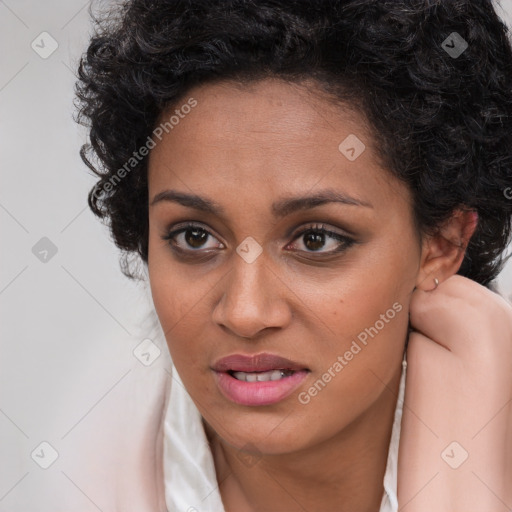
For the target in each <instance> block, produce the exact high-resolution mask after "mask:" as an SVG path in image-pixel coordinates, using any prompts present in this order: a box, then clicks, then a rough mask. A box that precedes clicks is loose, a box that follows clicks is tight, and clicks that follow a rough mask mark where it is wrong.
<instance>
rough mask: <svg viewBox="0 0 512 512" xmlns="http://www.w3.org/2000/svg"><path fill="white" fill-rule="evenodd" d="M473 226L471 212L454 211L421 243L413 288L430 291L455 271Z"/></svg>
mask: <svg viewBox="0 0 512 512" xmlns="http://www.w3.org/2000/svg"><path fill="white" fill-rule="evenodd" d="M477 225H478V214H477V213H476V212H475V211H474V210H469V211H468V210H461V209H457V210H456V211H455V212H454V213H453V215H452V216H451V217H450V219H448V221H447V222H445V223H444V224H443V225H442V226H441V227H440V228H439V230H438V232H437V233H436V234H435V235H431V236H429V237H428V238H426V239H425V240H424V243H423V247H422V255H421V263H420V270H419V272H418V277H417V280H416V287H417V288H420V289H421V290H423V291H433V290H435V289H436V288H437V286H438V285H439V283H442V282H443V281H445V280H446V279H448V278H449V277H450V276H452V275H454V274H456V273H457V272H458V270H459V268H460V266H461V265H462V261H463V259H464V255H465V253H466V248H467V246H468V243H469V241H470V239H471V237H472V236H473V233H474V232H475V229H476V227H477Z"/></svg>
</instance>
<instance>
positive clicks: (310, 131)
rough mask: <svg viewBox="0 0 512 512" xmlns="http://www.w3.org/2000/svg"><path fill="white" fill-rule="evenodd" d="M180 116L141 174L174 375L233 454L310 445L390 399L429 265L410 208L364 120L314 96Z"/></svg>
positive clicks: (206, 101) (297, 91)
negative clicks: (414, 296)
mask: <svg viewBox="0 0 512 512" xmlns="http://www.w3.org/2000/svg"><path fill="white" fill-rule="evenodd" d="M190 97H191V98H193V99H194V100H195V101H196V102H197V103H194V101H193V100H190V101H189V103H188V104H189V105H195V106H193V108H187V107H183V105H185V104H187V100H188V98H190ZM183 105H182V106H181V107H180V105H177V106H174V107H173V109H172V111H169V112H166V113H165V115H163V116H162V118H161V121H162V122H165V121H168V120H169V118H170V116H171V115H173V114H175V116H177V117H176V119H178V118H179V121H178V122H176V119H174V120H173V122H172V126H171V124H168V125H167V131H166V130H165V129H164V130H163V136H162V137H161V141H159V142H158V141H157V145H156V147H154V149H152V150H151V153H150V159H149V168H148V180H149V203H150V207H149V259H148V270H149V276H150V285H151V290H152V296H153V300H154V305H155V308H156V312H157V314H158V317H159V320H160V323H161V325H162V328H163V331H164V332H165V335H166V339H167V343H168V346H169V350H170V353H171V356H172V359H173V362H174V365H175V367H176V369H177V371H178V373H179V375H180V377H181V379H182V381H183V383H184V385H185V387H186V389H187V391H188V393H189V394H190V396H191V397H192V399H193V400H194V402H195V404H196V405H197V407H198V409H199V411H200V412H201V414H202V415H203V417H204V418H205V420H206V421H207V423H208V424H209V425H210V426H211V427H212V428H213V429H214V430H215V431H216V432H217V434H218V435H219V436H220V437H221V438H223V439H224V441H225V442H227V443H229V444H230V445H232V446H235V447H238V448H242V447H244V445H246V444H248V443H250V445H251V446H253V447H256V448H257V449H258V450H259V451H260V452H262V453H269V454H270V453H285V452H288V453H289V452H293V451H296V450H300V449H304V448H307V447H311V446H314V445H315V444H318V443H320V442H322V441H325V440H327V439H329V438H331V437H332V436H335V435H336V434H338V433H340V432H342V431H343V429H345V428H346V427H347V426H348V425H349V424H350V423H352V422H354V421H355V420H357V419H358V418H360V417H363V416H364V414H365V413H366V412H367V411H368V410H370V409H372V408H373V409H375V407H376V406H377V405H378V403H379V401H382V400H383V399H384V396H385V395H386V394H388V396H389V389H390V388H392V389H394V390H395V389H396V382H397V375H399V371H400V368H401V360H402V355H403V350H404V344H405V341H406V338H407V326H408V308H409V299H410V295H411V293H412V291H413V288H414V286H415V285H416V280H417V276H418V271H419V266H420V257H421V247H420V244H419V238H418V234H417V233H416V231H415V227H414V224H413V217H412V206H411V195H410V193H409V191H408V190H407V188H406V186H405V185H403V184H402V183H401V182H399V181H398V180H397V179H395V178H394V177H392V176H391V175H390V174H389V173H388V172H387V171H386V170H385V169H383V168H381V167H380V166H379V164H378V162H377V159H376V153H375V152H374V148H373V145H372V140H371V139H370V135H369V133H368V131H367V129H366V126H365V124H364V122H363V119H362V118H361V117H360V116H359V115H357V114H356V113H354V112H351V111H350V110H349V109H348V108H347V109H346V110H343V109H342V108H340V107H335V106H333V105H332V103H330V102H328V101H327V100H326V99H324V98H322V97H321V96H320V95H318V94H314V93H311V92H308V91H307V90H306V89H305V88H301V87H299V86H297V85H290V84H287V83H284V82H281V81H277V80H275V81H271V80H264V81H261V82H258V83H257V84H252V85H251V86H248V87H246V88H243V89H242V88H240V87H235V86H234V85H232V84H230V83H227V82H226V83H222V84H215V85H211V84H210V85H205V86H201V87H198V88H195V89H193V90H192V91H191V92H190V94H189V95H188V96H187V97H186V98H185V100H183ZM347 107H349V106H347ZM176 110H178V112H175V111H176ZM361 143H362V144H364V146H365V148H363V146H362V145H361ZM361 151H362V152H361ZM157 196H158V198H159V200H157V201H154V200H155V198H157ZM187 224H191V225H192V227H188V228H187V227H186V226H187ZM182 228H185V229H183V231H181V232H180V230H181V229H182ZM322 229H324V230H326V231H329V232H331V233H332V234H330V233H326V232H323V231H322ZM308 230H309V232H308ZM173 231H178V232H177V233H175V234H174V235H173V236H172V238H171V239H166V237H167V236H168V235H169V233H171V232H173ZM304 231H306V233H304ZM230 356H233V357H230ZM225 358H228V359H225ZM279 358H284V359H286V360H287V361H284V360H283V359H279ZM281 370H283V371H281ZM234 374H236V375H234ZM254 381H256V382H254Z"/></svg>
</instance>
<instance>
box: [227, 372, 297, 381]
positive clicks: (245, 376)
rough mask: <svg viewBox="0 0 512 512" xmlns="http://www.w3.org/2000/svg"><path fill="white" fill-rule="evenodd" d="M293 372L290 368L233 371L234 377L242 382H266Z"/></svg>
mask: <svg viewBox="0 0 512 512" xmlns="http://www.w3.org/2000/svg"><path fill="white" fill-rule="evenodd" d="M292 373H293V371H292V370H271V371H268V372H233V373H232V375H233V377H235V379H238V380H241V381H244V382H267V381H269V380H280V379H282V378H283V377H288V376H289V375H291V374H292Z"/></svg>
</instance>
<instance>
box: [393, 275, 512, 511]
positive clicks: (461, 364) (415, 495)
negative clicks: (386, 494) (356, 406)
mask: <svg viewBox="0 0 512 512" xmlns="http://www.w3.org/2000/svg"><path fill="white" fill-rule="evenodd" d="M411 324H412V325H413V326H414V331H413V332H412V333H411V334H410V337H409V346H408V349H407V357H408V367H407V368H408V370H407V384H406V395H405V400H404V411H403V416H402V434H401V436H400V450H399V461H398V499H399V504H400V505H401V509H400V510H405V511H406V512H428V511H431V510H437V511H442V512H449V511H450V510H468V511H469V510H471V511H473V510H474V511H478V512H507V511H509V510H510V509H511V505H512V489H511V486H510V482H511V481H512V442H511V441H512V438H511V437H510V436H511V433H512V428H511V426H512V422H511V420H512V409H511V406H510V404H511V403H512V308H511V307H510V304H508V303H507V301H506V300H505V299H504V298H503V297H501V296H499V295H498V294H496V293H493V292H492V291H490V290H488V289H487V288H485V287H483V286H481V285H479V284H478V283H475V282H474V281H471V280H470V279H467V278H465V277H462V276H459V275H455V276H451V277H450V278H448V279H447V280H446V281H443V282H442V283H440V284H439V286H438V287H437V288H436V289H435V290H434V291H425V290H422V289H420V288H419V289H417V290H415V291H414V293H413V296H412V300H411ZM507 443H508V444H507Z"/></svg>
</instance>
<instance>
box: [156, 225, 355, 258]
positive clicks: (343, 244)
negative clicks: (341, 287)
mask: <svg viewBox="0 0 512 512" xmlns="http://www.w3.org/2000/svg"><path fill="white" fill-rule="evenodd" d="M192 229H194V230H200V231H204V232H205V233H206V234H207V235H209V236H212V237H213V238H215V237H214V236H213V235H212V234H211V233H210V232H209V231H208V230H207V229H206V228H203V227H201V225H199V224H194V223H191V222H190V223H186V224H185V225H183V226H181V227H179V228H178V229H175V230H173V231H170V232H169V233H167V234H166V235H164V236H162V240H165V241H167V243H168V244H169V246H170V247H171V249H172V250H174V251H176V252H180V253H182V254H185V253H186V254H187V255H191V254H192V253H200V252H204V251H203V250H202V249H195V250H194V249H191V250H187V249H182V248H180V247H178V246H177V245H176V242H175V240H174V239H175V237H176V236H178V235H179V234H181V233H183V232H186V231H188V230H192ZM308 232H313V233H322V234H324V235H328V236H329V237H332V238H334V239H335V240H338V241H339V242H340V246H339V247H338V248H336V249H334V250H331V251H327V252H318V251H298V252H305V253H307V254H320V255H324V256H325V255H327V256H328V255H332V254H336V253H341V252H344V251H345V250H347V249H348V248H349V247H351V246H352V245H354V244H355V243H356V241H355V240H354V239H353V238H350V237H348V236H346V235H342V234H341V233H336V232H334V231H331V230H329V229H326V228H325V227H324V225H323V224H311V225H308V226H305V227H304V228H303V229H302V230H301V231H299V232H298V233H295V234H294V235H293V241H295V240H297V239H298V238H300V237H302V236H304V235H305V234H306V233H308ZM221 243H222V242H221ZM210 250H211V249H210Z"/></svg>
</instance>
